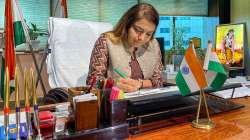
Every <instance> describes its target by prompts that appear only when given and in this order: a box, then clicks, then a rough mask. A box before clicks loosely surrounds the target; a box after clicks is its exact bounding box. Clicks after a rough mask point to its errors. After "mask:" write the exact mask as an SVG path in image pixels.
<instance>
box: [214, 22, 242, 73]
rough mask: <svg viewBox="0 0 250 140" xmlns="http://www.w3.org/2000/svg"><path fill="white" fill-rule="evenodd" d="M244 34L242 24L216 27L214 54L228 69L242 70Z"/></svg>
mask: <svg viewBox="0 0 250 140" xmlns="http://www.w3.org/2000/svg"><path fill="white" fill-rule="evenodd" d="M244 32H245V24H244V23H238V24H222V25H218V26H217V27H216V46H215V48H216V53H217V55H218V58H219V60H220V62H221V63H222V64H224V65H227V66H229V68H230V69H244V62H243V61H244Z"/></svg>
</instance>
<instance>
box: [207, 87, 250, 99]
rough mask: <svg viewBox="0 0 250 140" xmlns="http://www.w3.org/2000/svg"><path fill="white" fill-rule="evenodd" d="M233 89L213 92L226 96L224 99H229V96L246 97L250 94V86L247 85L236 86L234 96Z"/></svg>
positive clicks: (219, 95) (222, 96)
mask: <svg viewBox="0 0 250 140" xmlns="http://www.w3.org/2000/svg"><path fill="white" fill-rule="evenodd" d="M232 93H233V89H228V90H222V91H217V92H213V93H211V94H213V95H215V96H218V97H221V98H224V99H229V98H231V97H232V98H240V97H246V96H250V88H248V87H246V86H242V87H239V88H235V91H234V94H233V96H232Z"/></svg>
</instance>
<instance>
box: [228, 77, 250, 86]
mask: <svg viewBox="0 0 250 140" xmlns="http://www.w3.org/2000/svg"><path fill="white" fill-rule="evenodd" d="M226 83H241V84H242V85H243V86H244V85H245V86H248V85H250V81H248V80H247V79H246V77H245V76H236V77H235V78H228V79H227V80H226Z"/></svg>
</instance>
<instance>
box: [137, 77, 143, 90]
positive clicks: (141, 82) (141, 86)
mask: <svg viewBox="0 0 250 140" xmlns="http://www.w3.org/2000/svg"><path fill="white" fill-rule="evenodd" d="M138 81H139V82H140V84H141V85H140V87H139V89H141V88H143V80H142V79H139V80H138Z"/></svg>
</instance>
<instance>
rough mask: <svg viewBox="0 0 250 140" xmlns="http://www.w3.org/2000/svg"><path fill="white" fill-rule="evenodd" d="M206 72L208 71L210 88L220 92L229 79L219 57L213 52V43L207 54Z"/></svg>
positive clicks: (207, 76)
mask: <svg viewBox="0 0 250 140" xmlns="http://www.w3.org/2000/svg"><path fill="white" fill-rule="evenodd" d="M203 68H204V70H206V71H207V72H206V79H207V83H208V85H209V86H210V87H212V88H213V89H215V90H219V89H220V88H221V87H222V86H223V84H224V82H225V81H226V79H227V75H226V72H225V70H224V67H223V65H222V64H221V63H220V61H219V59H218V56H217V54H216V53H215V52H212V43H211V42H209V43H208V47H207V53H206V57H205V61H204V66H203Z"/></svg>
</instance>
